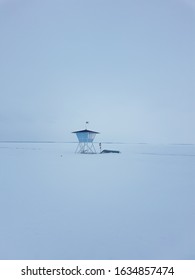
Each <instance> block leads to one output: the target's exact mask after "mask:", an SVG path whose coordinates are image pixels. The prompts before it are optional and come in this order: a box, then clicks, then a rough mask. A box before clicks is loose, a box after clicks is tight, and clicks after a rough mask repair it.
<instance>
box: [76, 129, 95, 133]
mask: <svg viewBox="0 0 195 280" xmlns="http://www.w3.org/2000/svg"><path fill="white" fill-rule="evenodd" d="M72 133H94V134H99V132H97V131H93V130H88V129H83V130H78V131H73V132H72Z"/></svg>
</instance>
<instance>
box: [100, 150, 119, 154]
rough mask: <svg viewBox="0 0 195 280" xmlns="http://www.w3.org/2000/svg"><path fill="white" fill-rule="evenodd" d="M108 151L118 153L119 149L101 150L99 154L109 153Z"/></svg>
mask: <svg viewBox="0 0 195 280" xmlns="http://www.w3.org/2000/svg"><path fill="white" fill-rule="evenodd" d="M109 153H114V154H119V153H120V151H115V150H103V151H102V152H101V153H100V154H109Z"/></svg>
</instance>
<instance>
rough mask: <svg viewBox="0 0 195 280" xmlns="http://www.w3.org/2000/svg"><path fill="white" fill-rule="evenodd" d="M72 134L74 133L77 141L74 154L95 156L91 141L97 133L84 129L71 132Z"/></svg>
mask: <svg viewBox="0 0 195 280" xmlns="http://www.w3.org/2000/svg"><path fill="white" fill-rule="evenodd" d="M86 123H88V122H86ZM72 133H75V134H76V136H77V138H78V140H79V143H78V145H77V148H76V151H75V153H79V154H96V150H95V147H94V145H93V140H94V139H95V136H96V134H99V132H96V131H92V130H88V129H87V128H86V129H84V130H78V131H73V132H72Z"/></svg>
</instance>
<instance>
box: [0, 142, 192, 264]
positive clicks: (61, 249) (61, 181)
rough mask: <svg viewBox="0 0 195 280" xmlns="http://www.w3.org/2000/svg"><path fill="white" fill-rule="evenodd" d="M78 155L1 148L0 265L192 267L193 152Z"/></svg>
mask: <svg viewBox="0 0 195 280" xmlns="http://www.w3.org/2000/svg"><path fill="white" fill-rule="evenodd" d="M97 146H98V145H97ZM75 148H76V144H73V143H0V259H195V146H194V145H149V144H147V145H141V144H139V145H138V144H110V145H109V144H103V148H105V149H109V148H111V149H119V150H121V152H122V153H121V154H102V155H100V154H97V155H80V154H79V155H78V154H75V153H74V150H75Z"/></svg>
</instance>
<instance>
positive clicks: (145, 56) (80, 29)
mask: <svg viewBox="0 0 195 280" xmlns="http://www.w3.org/2000/svg"><path fill="white" fill-rule="evenodd" d="M194 13H195V8H194V2H193V1H182V0H165V1H161V0H157V1H156V0H148V1H145V0H140V1H137V0H132V1H127V0H122V1H116V0H112V1H111V0H106V1H105V0H104V1H103V0H98V1H97V0H94V1H91V0H84V1H78V0H74V1H62V0H56V1H54V0H47V1H46V0H42V1H38V0H34V1H24V0H15V1H14V0H7V1H2V0H1V1H0V40H1V44H0V61H1V63H0V79H1V82H0V99H1V102H0V127H1V133H0V140H58V141H72V140H73V139H74V136H73V135H71V134H70V132H71V131H73V130H77V129H81V128H83V126H84V123H85V121H86V120H88V121H89V122H90V128H91V129H95V130H98V131H100V132H102V135H103V139H104V140H105V141H130V142H151V143H195V133H194V129H193V128H194V124H193V122H194V119H195V113H194V107H195V100H194V89H195V88H194V74H195V73H194V49H195V44H194V38H195V36H194V23H195V17H194Z"/></svg>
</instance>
